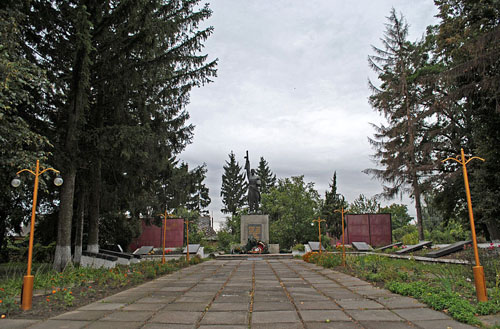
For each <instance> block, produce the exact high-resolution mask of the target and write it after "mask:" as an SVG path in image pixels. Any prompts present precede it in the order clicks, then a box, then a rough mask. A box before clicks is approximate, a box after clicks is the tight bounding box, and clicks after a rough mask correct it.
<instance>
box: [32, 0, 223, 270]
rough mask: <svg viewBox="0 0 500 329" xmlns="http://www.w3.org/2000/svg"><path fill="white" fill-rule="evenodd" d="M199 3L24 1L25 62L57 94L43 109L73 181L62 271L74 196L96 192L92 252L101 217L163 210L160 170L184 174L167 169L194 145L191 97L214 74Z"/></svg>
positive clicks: (59, 254)
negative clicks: (36, 69) (188, 107)
mask: <svg viewBox="0 0 500 329" xmlns="http://www.w3.org/2000/svg"><path fill="white" fill-rule="evenodd" d="M198 3H199V1H196V0H193V1H161V0H158V1H151V2H138V1H121V2H119V3H114V2H112V1H101V2H91V1H85V0H72V1H62V0H56V1H51V2H46V1H37V0H34V1H31V2H26V4H25V8H24V9H25V13H26V14H27V16H28V18H29V19H28V20H26V24H27V29H26V30H27V31H28V33H26V34H25V44H26V47H25V50H26V52H27V54H26V57H27V58H29V59H30V60H31V61H33V62H35V63H36V64H37V65H38V66H40V67H42V68H43V69H45V70H46V71H47V72H48V76H49V80H50V81H51V82H52V83H53V85H54V86H55V90H56V91H57V94H56V95H55V96H54V97H51V98H50V99H49V102H50V103H49V104H48V105H47V106H46V108H45V110H46V116H45V118H46V119H47V121H48V122H49V123H50V124H48V126H49V127H50V129H48V134H49V135H50V140H51V142H53V143H54V145H55V152H54V162H55V163H56V167H57V168H58V169H60V170H61V172H62V174H63V177H64V179H65V184H64V185H63V188H62V191H61V203H60V212H59V227H60V229H59V233H58V245H57V247H56V257H55V264H54V267H55V268H57V269H61V268H62V267H64V266H65V264H66V263H67V262H69V261H70V250H71V248H70V242H71V232H70V230H71V221H72V217H73V209H74V208H75V207H74V202H73V201H74V195H75V191H77V190H85V189H87V191H86V193H88V194H89V196H90V197H89V202H88V206H87V207H89V212H88V214H89V235H88V236H89V248H96V247H97V246H98V240H99V234H98V226H99V223H100V221H101V219H102V218H103V217H104V218H106V216H108V215H109V219H110V220H114V219H116V218H119V217H121V216H122V215H123V214H124V213H129V214H130V215H131V216H132V217H133V218H135V219H136V220H137V218H140V217H141V216H142V215H148V214H149V213H150V212H152V211H153V210H155V209H157V208H158V207H159V204H160V203H162V207H161V208H162V210H163V208H164V206H165V203H166V201H167V200H158V199H157V198H156V196H157V195H158V194H159V192H160V191H161V189H162V188H163V186H162V181H163V180H164V179H165V177H162V176H160V174H161V173H162V172H168V173H169V174H178V173H183V170H170V171H169V170H168V169H169V168H172V167H174V166H172V159H175V156H176V155H178V154H179V153H180V152H181V151H182V150H183V149H184V148H185V147H186V145H187V144H188V143H190V141H191V139H192V132H193V126H192V125H190V124H188V123H187V120H188V119H189V114H188V113H187V111H186V109H185V106H186V104H187V103H188V102H189V92H190V90H191V89H192V88H193V87H196V86H201V85H203V84H205V83H208V82H210V81H211V80H210V79H211V77H212V76H215V72H216V70H215V66H216V61H211V62H207V57H206V56H205V55H200V54H199V51H200V50H201V48H202V47H203V45H202V43H203V41H205V40H206V39H207V38H208V36H209V35H210V34H211V33H212V31H213V29H212V28H211V27H208V28H205V29H198V27H199V24H200V22H201V21H203V20H204V19H206V18H208V17H209V16H210V15H211V11H210V10H209V8H208V6H202V7H200V6H198ZM52 128H55V129H52ZM82 155H84V156H82ZM77 178H78V179H77ZM169 178H170V177H167V178H166V179H169ZM87 180H88V181H87ZM178 187H179V186H177V187H175V188H178ZM170 188H171V189H173V188H174V187H170ZM188 193H189V192H188ZM102 200H107V201H110V202H106V203H105V202H102ZM103 207H104V209H102V208H103ZM103 214H104V216H102V215H103Z"/></svg>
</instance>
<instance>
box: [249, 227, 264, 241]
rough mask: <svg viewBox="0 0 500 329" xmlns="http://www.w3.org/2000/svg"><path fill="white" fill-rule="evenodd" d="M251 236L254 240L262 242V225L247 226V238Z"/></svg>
mask: <svg viewBox="0 0 500 329" xmlns="http://www.w3.org/2000/svg"><path fill="white" fill-rule="evenodd" d="M250 235H253V237H254V238H255V240H257V241H262V225H261V224H248V236H249V237H250Z"/></svg>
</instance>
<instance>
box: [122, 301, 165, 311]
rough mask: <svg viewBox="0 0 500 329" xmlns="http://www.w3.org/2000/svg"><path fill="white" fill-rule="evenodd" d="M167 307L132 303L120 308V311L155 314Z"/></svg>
mask: <svg viewBox="0 0 500 329" xmlns="http://www.w3.org/2000/svg"><path fill="white" fill-rule="evenodd" d="M165 306H167V304H160V303H158V304H153V303H133V304H130V305H128V306H125V307H124V308H122V311H152V312H156V311H159V310H161V309H162V308H164V307H165Z"/></svg>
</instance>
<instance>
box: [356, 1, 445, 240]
mask: <svg viewBox="0 0 500 329" xmlns="http://www.w3.org/2000/svg"><path fill="white" fill-rule="evenodd" d="M388 20H389V23H388V24H386V32H385V35H384V38H383V39H382V42H383V44H384V48H383V49H380V48H377V47H372V48H373V50H374V52H375V54H376V55H371V56H369V64H370V66H371V67H372V69H373V70H374V71H375V72H377V73H378V78H379V80H380V81H381V82H382V84H381V85H380V87H376V86H375V85H373V84H371V83H370V86H371V88H372V93H373V94H372V96H370V99H369V100H370V105H371V106H372V107H373V108H374V109H375V110H376V111H378V112H380V113H382V114H383V115H384V116H385V118H386V120H387V125H380V126H376V125H373V127H374V128H375V130H376V134H375V136H374V138H373V139H371V138H370V139H369V140H370V143H371V144H372V146H373V147H374V148H375V150H376V153H375V155H374V159H375V160H376V161H377V162H378V163H379V164H380V165H382V166H383V167H384V169H377V168H375V169H366V170H365V171H364V172H365V173H368V174H371V175H373V176H375V177H377V178H378V179H380V180H381V181H383V182H385V183H388V185H384V192H383V195H384V196H385V197H387V198H393V197H394V196H396V195H398V194H401V193H409V194H410V196H411V197H412V198H413V200H414V201H415V209H416V213H417V226H418V232H419V238H420V239H422V240H423V238H424V229H423V222H422V205H421V193H422V190H423V189H424V186H423V183H424V182H423V179H422V177H423V176H424V175H425V174H427V173H430V172H431V171H432V169H433V168H434V166H435V161H433V159H432V153H431V150H432V147H433V144H432V139H433V137H432V134H431V131H432V127H431V126H430V123H429V121H428V120H427V119H428V118H429V117H430V116H431V115H432V113H431V111H430V110H429V108H428V107H426V105H425V103H424V102H423V101H422V99H423V97H424V95H423V92H422V85H419V84H418V81H417V79H416V76H418V73H419V70H420V69H421V68H422V67H423V66H424V65H425V63H426V56H424V54H422V53H421V49H420V48H419V47H418V45H417V44H415V43H412V42H409V41H408V40H407V36H408V25H407V23H406V22H405V20H404V18H403V17H402V16H400V17H398V16H397V15H396V11H395V10H394V9H392V11H391V14H390V16H389V17H388Z"/></svg>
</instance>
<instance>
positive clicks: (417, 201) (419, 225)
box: [413, 175, 425, 241]
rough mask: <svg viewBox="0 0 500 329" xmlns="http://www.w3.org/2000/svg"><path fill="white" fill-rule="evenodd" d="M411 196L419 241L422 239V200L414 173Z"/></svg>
mask: <svg viewBox="0 0 500 329" xmlns="http://www.w3.org/2000/svg"><path fill="white" fill-rule="evenodd" d="M413 180H414V185H413V196H414V197H415V210H416V211H417V229H418V239H419V240H420V241H422V240H424V239H425V237H424V225H423V219H422V202H421V200H420V199H421V194H420V186H418V177H417V175H415V177H414V178H413Z"/></svg>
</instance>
